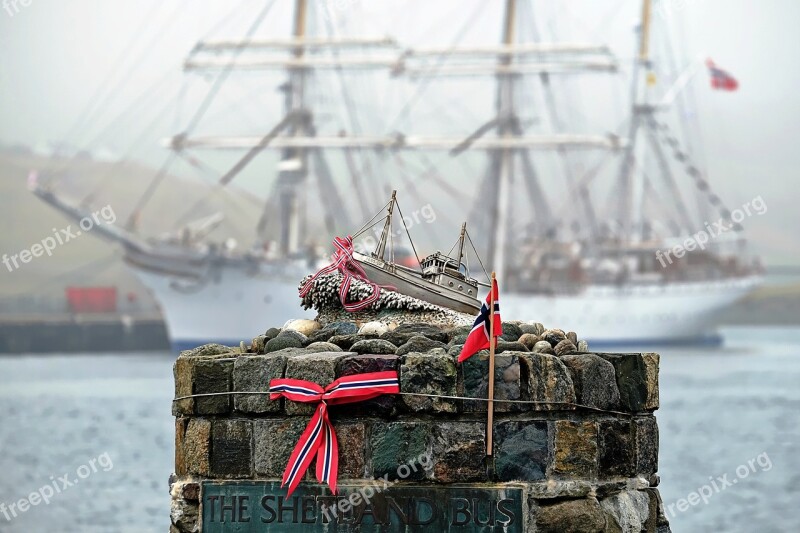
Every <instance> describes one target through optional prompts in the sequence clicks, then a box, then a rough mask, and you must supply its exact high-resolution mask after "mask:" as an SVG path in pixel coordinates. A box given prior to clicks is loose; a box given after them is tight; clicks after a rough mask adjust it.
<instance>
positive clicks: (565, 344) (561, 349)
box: [553, 339, 577, 355]
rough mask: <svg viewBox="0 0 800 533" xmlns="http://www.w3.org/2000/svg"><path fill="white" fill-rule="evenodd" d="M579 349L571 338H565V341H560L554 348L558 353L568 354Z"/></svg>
mask: <svg viewBox="0 0 800 533" xmlns="http://www.w3.org/2000/svg"><path fill="white" fill-rule="evenodd" d="M576 350H577V348H576V347H575V345H574V344H572V341H571V340H569V339H564V340H563V341H561V342H559V343H558V344H556V345H555V347H554V348H553V351H554V352H555V353H556V355H566V354H568V353H574V352H575V351H576Z"/></svg>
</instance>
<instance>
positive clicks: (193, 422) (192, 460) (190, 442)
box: [183, 418, 211, 476]
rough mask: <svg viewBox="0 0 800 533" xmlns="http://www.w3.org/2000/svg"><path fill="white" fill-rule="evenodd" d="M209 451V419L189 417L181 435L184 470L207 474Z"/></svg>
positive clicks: (190, 472) (202, 474) (199, 474)
mask: <svg viewBox="0 0 800 533" xmlns="http://www.w3.org/2000/svg"><path fill="white" fill-rule="evenodd" d="M210 451H211V421H210V420H208V419H206V418H190V419H189V421H188V422H187V424H186V432H185V433H184V435H183V458H184V461H185V465H186V472H187V473H189V474H195V475H198V476H208V474H209V454H210Z"/></svg>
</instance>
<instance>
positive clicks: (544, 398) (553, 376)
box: [517, 353, 575, 411]
mask: <svg viewBox="0 0 800 533" xmlns="http://www.w3.org/2000/svg"><path fill="white" fill-rule="evenodd" d="M517 356H518V357H519V360H520V368H521V370H522V379H523V383H525V384H526V385H527V391H526V392H527V394H526V395H525V399H527V400H531V401H534V402H544V403H541V404H534V405H532V406H531V409H533V410H534V411H559V410H568V409H575V407H574V406H568V405H564V404H566V403H575V387H574V385H573V384H572V377H570V375H569V371H567V367H566V365H564V363H562V362H561V360H560V359H559V358H558V357H556V356H555V355H550V354H543V353H518V354H517Z"/></svg>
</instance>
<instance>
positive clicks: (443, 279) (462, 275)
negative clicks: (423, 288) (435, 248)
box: [422, 252, 478, 297]
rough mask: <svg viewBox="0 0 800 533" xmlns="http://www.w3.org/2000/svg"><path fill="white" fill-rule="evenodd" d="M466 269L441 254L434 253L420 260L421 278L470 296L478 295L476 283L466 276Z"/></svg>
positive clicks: (461, 264)
mask: <svg viewBox="0 0 800 533" xmlns="http://www.w3.org/2000/svg"><path fill="white" fill-rule="evenodd" d="M467 274H468V272H467V267H466V265H464V263H459V262H458V261H456V260H455V259H453V258H452V257H449V256H446V255H444V254H443V253H442V252H435V253H432V254H431V255H429V256H427V257H426V258H425V259H423V260H422V277H423V278H424V279H427V280H429V281H432V282H433V283H436V284H437V285H440V286H442V287H447V288H449V289H450V290H454V291H458V292H463V293H465V294H468V295H470V296H473V297H474V296H475V295H477V293H478V282H477V281H475V280H473V279H470V278H469V277H468V276H467Z"/></svg>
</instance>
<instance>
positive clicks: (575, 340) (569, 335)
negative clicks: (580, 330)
mask: <svg viewBox="0 0 800 533" xmlns="http://www.w3.org/2000/svg"><path fill="white" fill-rule="evenodd" d="M567 339H569V340H570V342H572V344H578V334H577V333H575V332H574V331H568V332H567Z"/></svg>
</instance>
